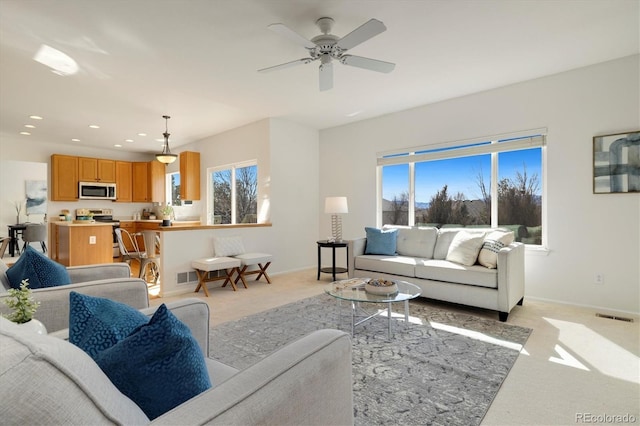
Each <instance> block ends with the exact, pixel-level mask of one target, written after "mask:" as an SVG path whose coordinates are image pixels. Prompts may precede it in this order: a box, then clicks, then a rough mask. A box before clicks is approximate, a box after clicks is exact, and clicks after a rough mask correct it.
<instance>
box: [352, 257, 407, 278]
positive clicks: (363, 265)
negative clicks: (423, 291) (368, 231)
mask: <svg viewBox="0 0 640 426" xmlns="http://www.w3.org/2000/svg"><path fill="white" fill-rule="evenodd" d="M418 261H419V259H416V258H414V257H408V256H376V255H366V254H365V255H362V256H357V257H356V258H355V267H356V269H362V270H365V271H372V272H383V273H386V274H393V275H402V276H405V277H413V276H415V271H414V269H415V266H416V264H418ZM371 277H372V278H375V273H373V274H371Z"/></svg>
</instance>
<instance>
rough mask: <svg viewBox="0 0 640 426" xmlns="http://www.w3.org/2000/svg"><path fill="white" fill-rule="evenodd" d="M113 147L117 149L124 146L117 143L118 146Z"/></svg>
mask: <svg viewBox="0 0 640 426" xmlns="http://www.w3.org/2000/svg"><path fill="white" fill-rule="evenodd" d="M113 146H115V147H116V148H122V145H120V144H119V143H117V144H115V145H113Z"/></svg>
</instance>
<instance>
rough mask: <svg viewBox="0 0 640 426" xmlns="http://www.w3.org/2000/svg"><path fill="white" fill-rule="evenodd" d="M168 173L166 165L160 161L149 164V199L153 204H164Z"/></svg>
mask: <svg viewBox="0 0 640 426" xmlns="http://www.w3.org/2000/svg"><path fill="white" fill-rule="evenodd" d="M166 172H167V165H166V164H164V163H161V162H159V161H151V162H150V163H149V198H150V199H151V202H153V203H162V204H164V200H165V179H166V177H165V175H166Z"/></svg>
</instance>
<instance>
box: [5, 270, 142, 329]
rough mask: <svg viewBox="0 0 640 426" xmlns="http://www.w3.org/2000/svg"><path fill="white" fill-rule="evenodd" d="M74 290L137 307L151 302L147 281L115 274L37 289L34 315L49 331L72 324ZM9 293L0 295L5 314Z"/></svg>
mask: <svg viewBox="0 0 640 426" xmlns="http://www.w3.org/2000/svg"><path fill="white" fill-rule="evenodd" d="M72 291H75V292H78V293H82V294H86V295H89V296H95V297H104V298H107V299H111V300H115V301H117V302H122V303H126V304H127V305H129V306H131V307H133V308H135V309H144V308H147V307H148V306H149V294H148V291H147V283H145V282H144V281H143V280H141V279H140V278H112V279H105V280H98V281H88V282H83V283H78V284H68V285H61V286H58V287H47V288H38V289H34V290H33V291H32V294H33V299H34V300H36V301H38V302H40V306H39V307H38V310H37V311H36V314H35V318H36V319H38V320H39V321H40V322H42V323H43V324H44V326H45V327H47V331H48V332H54V331H58V330H62V329H65V328H68V327H69V294H70V293H71V292H72ZM6 297H9V296H8V295H7V294H4V295H0V313H2V314H8V313H10V312H11V310H10V309H9V308H8V307H7V306H6V305H5V304H4V303H1V299H3V298H6Z"/></svg>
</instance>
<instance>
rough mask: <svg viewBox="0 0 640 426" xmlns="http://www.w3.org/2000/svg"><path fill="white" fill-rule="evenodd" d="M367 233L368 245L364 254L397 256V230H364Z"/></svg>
mask: <svg viewBox="0 0 640 426" xmlns="http://www.w3.org/2000/svg"><path fill="white" fill-rule="evenodd" d="M364 231H365V232H366V233H367V245H366V247H365V249H364V254H384V255H388V256H393V255H395V254H396V245H397V239H398V230H397V229H378V228H364Z"/></svg>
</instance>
